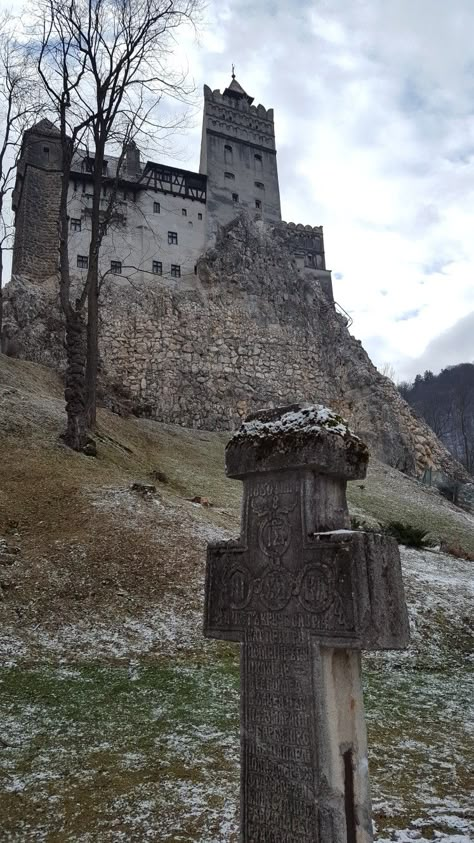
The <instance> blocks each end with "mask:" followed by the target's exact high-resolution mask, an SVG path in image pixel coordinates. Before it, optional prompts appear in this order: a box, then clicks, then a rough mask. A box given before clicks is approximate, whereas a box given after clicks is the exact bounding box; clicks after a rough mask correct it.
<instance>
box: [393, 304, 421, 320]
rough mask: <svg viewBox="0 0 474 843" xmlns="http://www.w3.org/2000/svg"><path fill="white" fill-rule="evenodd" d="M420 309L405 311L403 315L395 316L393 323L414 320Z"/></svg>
mask: <svg viewBox="0 0 474 843" xmlns="http://www.w3.org/2000/svg"><path fill="white" fill-rule="evenodd" d="M420 311H421V308H420V307H415V308H413V310H405V312H404V313H400V314H399V315H398V316H395V317H394V318H395V322H406V321H407V320H408V319H415V317H416V316H418V314H419V313H420Z"/></svg>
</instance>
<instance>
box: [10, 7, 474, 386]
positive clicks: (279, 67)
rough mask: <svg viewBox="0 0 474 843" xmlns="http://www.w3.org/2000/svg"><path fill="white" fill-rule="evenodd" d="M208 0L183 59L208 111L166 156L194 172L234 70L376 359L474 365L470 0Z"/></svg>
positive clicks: (302, 219) (284, 188)
mask: <svg viewBox="0 0 474 843" xmlns="http://www.w3.org/2000/svg"><path fill="white" fill-rule="evenodd" d="M205 1H206V6H205V10H204V12H203V14H202V16H201V20H200V22H199V24H198V29H197V33H194V32H193V31H191V29H188V30H187V31H185V32H183V33H182V36H181V38H180V41H179V44H177V47H176V51H175V55H174V56H173V62H174V63H175V64H176V65H177V66H185V67H187V69H188V71H189V77H190V80H192V81H193V82H194V84H195V86H196V100H195V102H196V106H195V108H194V110H192V112H191V119H190V122H189V126H188V128H187V129H186V130H184V131H182V132H181V133H180V135H179V137H178V138H175V139H174V144H173V148H170V149H169V150H168V154H167V155H166V154H161V155H160V158H161V160H167V161H168V162H169V163H172V162H174V163H179V165H180V166H182V167H186V168H188V169H196V170H197V169H198V167H199V149H200V138H201V115H202V86H203V84H204V83H206V84H208V85H209V86H210V87H211V88H212V89H215V88H219V89H220V90H223V89H224V88H225V87H226V86H227V85H228V84H229V82H230V77H231V65H232V63H235V66H236V75H237V79H238V81H239V82H240V83H241V85H242V86H243V87H244V88H245V89H246V91H247V92H248V93H249V94H250V95H252V96H253V97H254V98H255V104H258V103H259V102H261V103H262V104H263V105H264V106H265V107H266V108H274V111H275V131H276V143H277V150H278V158H277V160H278V170H279V182H280V193H281V201H282V216H283V219H284V220H286V221H288V222H290V221H293V222H295V223H303V224H310V225H323V226H324V239H325V250H326V265H327V267H328V268H329V269H331V270H332V273H333V286H334V293H335V298H336V301H337V302H338V303H339V304H340V305H341V306H342V307H343V308H344V309H345V310H346V311H348V312H349V313H350V314H351V316H352V319H353V325H352V327H351V332H352V333H353V334H354V335H355V336H356V337H357V338H358V339H361V340H362V343H363V345H364V347H365V348H366V350H367V351H368V353H369V354H370V356H371V358H372V360H373V362H374V363H375V364H376V365H377V366H378V367H379V368H382V367H384V366H387V365H389V366H390V367H392V368H393V369H394V370H395V379H397V380H401V379H408V378H413V377H414V375H415V374H417V373H418V372H424V371H425V369H428V368H429V369H432V370H433V371H435V372H437V371H439V370H440V369H441V368H443V367H445V366H448V365H453V364H455V363H458V362H466V361H467V362H474V231H473V229H474V37H473V35H474V2H473V0H451V2H450V3H449V4H446V3H445V2H444V0H443V2H441V0H205ZM2 5H5V0H0V8H1V6H2Z"/></svg>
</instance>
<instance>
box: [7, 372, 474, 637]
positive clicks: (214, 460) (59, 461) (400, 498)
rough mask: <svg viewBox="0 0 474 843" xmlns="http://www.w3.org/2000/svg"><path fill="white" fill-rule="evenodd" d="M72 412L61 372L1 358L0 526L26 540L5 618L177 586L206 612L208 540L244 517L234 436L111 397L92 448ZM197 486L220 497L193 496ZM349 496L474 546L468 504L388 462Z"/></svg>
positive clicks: (114, 607)
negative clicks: (119, 409) (145, 490)
mask: <svg viewBox="0 0 474 843" xmlns="http://www.w3.org/2000/svg"><path fill="white" fill-rule="evenodd" d="M63 425H64V411H63V401H62V385H61V382H60V380H59V378H57V377H56V376H55V374H54V373H52V372H51V371H50V370H48V369H45V368H44V367H41V366H38V365H35V364H33V363H27V362H24V361H19V360H14V359H11V358H6V357H3V356H2V357H0V446H1V451H0V452H1V461H0V537H2V536H3V537H4V538H5V539H6V541H7V542H8V544H9V545H10V547H12V548H17V549H18V550H19V553H18V554H17V555H16V556H15V557H14V564H12V565H10V566H7V567H6V566H0V586H1V591H2V593H3V598H4V599H3V603H1V604H0V606H1V609H0V611H1V613H2V614H3V616H4V619H6V620H9V621H10V622H11V623H15V622H19V623H20V624H21V625H22V626H25V625H27V626H28V625H37V624H41V625H43V626H52V627H54V626H57V625H61V624H63V623H65V622H66V621H67V622H72V621H74V620H77V619H80V618H87V617H90V616H91V615H96V614H97V615H101V614H102V615H106V616H110V614H111V613H113V614H114V617H116V618H117V619H120V617H125V616H129V615H130V614H132V615H135V616H138V615H139V614H140V612H141V611H142V610H145V609H147V608H149V607H151V606H156V605H158V604H160V603H161V604H163V603H166V600H167V597H168V596H170V597H172V598H173V599H178V601H179V603H180V605H181V606H182V608H183V609H190V608H192V609H195V610H196V611H201V607H202V580H203V568H204V559H205V547H206V543H207V541H208V540H209V539H211V538H213V537H216V536H222V535H224V534H226V533H228V532H230V533H233V534H234V535H235V534H236V533H237V532H238V527H239V516H240V491H241V487H240V483H236V482H233V481H230V480H228V479H226V477H225V475H224V472H223V464H224V446H225V442H226V438H227V437H226V435H225V434H219V433H209V432H205V431H193V430H186V429H183V428H179V427H177V426H171V425H161V424H158V423H156V422H152V421H149V420H143V419H136V418H134V417H130V418H127V419H123V418H120V417H118V416H116V415H114V414H112V413H110V412H107V411H105V410H101V411H100V412H99V421H98V431H97V442H98V458H97V459H94V458H91V457H86V456H84V455H81V454H75V453H73V452H71V451H70V450H69V449H67V448H65V447H64V446H63V445H62V444H61V441H60V434H61V431H62V429H63ZM157 473H159V474H158V476H163V477H164V478H166V482H159V481H157V480H156V479H155V478H156V475H157ZM137 481H138V482H144V483H150V482H153V483H154V484H155V485H156V487H157V493H156V495H155V496H153V497H152V498H150V499H142V498H140V497H139V496H137V495H135V494H133V493H131V492H130V486H131V484H132V483H134V482H137ZM361 486H363V487H364V488H360V487H361ZM194 496H202V497H204V498H207V499H209V500H210V501H211V503H212V504H213V505H212V506H210V507H209V508H205V509H204V508H202V507H200V506H196V505H193V504H192V503H191V502H190V499H192V498H193V497H194ZM349 501H350V503H351V504H352V505H354V506H356V507H357V512H361V513H362V514H363V515H365V516H372V517H375V518H377V519H380V520H384V521H386V520H390V519H402V520H405V521H407V522H408V523H412V524H415V525H419V526H421V527H424V528H425V529H427V530H430V531H432V532H436V534H437V535H438V536H439V539H440V540H441V541H444V542H445V543H447V544H449V545H454V546H456V548H457V553H462V552H463V551H464V552H467V553H469V552H470V553H472V552H474V530H473V526H474V521H473V519H472V518H470V516H467V515H466V514H465V513H460V512H459V511H458V510H456V509H455V508H454V507H453V506H452V505H450V504H449V503H448V502H447V501H446V500H445V499H444V498H441V497H440V496H439V495H437V494H435V493H433V492H432V491H430V490H426V489H424V488H423V487H421V486H420V485H419V484H417V483H416V482H414V481H412V480H409V479H408V478H406V477H404V476H403V475H401V474H400V473H399V472H396V471H395V470H393V469H389V468H387V467H386V466H382V465H381V464H379V463H377V462H374V463H373V464H372V465H371V468H370V471H369V476H368V478H367V481H366V482H365V483H363V484H350V488H349Z"/></svg>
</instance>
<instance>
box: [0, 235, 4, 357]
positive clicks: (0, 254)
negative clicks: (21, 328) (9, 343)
mask: <svg viewBox="0 0 474 843" xmlns="http://www.w3.org/2000/svg"><path fill="white" fill-rule="evenodd" d="M2 351H3V248H2V246H0V352H2Z"/></svg>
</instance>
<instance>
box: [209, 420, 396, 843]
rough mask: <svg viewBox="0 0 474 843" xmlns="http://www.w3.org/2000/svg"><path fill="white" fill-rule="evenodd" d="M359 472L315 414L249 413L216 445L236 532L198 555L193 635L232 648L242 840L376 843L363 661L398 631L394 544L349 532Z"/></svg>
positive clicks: (356, 456)
mask: <svg viewBox="0 0 474 843" xmlns="http://www.w3.org/2000/svg"><path fill="white" fill-rule="evenodd" d="M367 462H368V451H367V448H366V446H365V445H364V444H363V443H362V442H361V441H360V439H358V438H357V437H356V436H354V435H353V434H352V433H351V431H350V430H349V429H348V428H347V425H346V424H345V422H344V421H343V420H342V419H341V418H340V417H339V416H337V415H335V414H334V413H332V412H331V411H330V410H327V409H325V408H322V407H317V406H315V407H304V406H300V405H292V406H291V407H283V408H280V409H275V410H265V411H262V412H260V413H256V414H254V415H253V416H250V417H249V418H248V419H247V421H246V422H244V424H243V425H242V427H241V429H240V430H239V431H238V433H237V434H236V435H235V436H234V437H233V438H232V440H231V441H230V442H229V444H228V446H227V450H226V472H227V475H228V476H229V477H235V478H239V479H242V480H243V482H244V497H243V509H242V531H241V538H240V539H239V540H238V541H236V542H226V543H219V544H211V545H210V546H209V548H208V559H207V574H206V604H205V623H204V632H205V635H207V636H209V637H212V638H221V639H225V640H228V641H239V642H240V645H241V647H240V649H241V805H240V812H241V838H240V839H241V841H243V843H300V842H301V843H303V841H304V843H310V841H311V843H368V841H371V840H373V833H372V819H371V805H370V795H369V783H368V765H367V737H366V727H365V718H364V709H363V699H362V689H361V668H360V652H361V650H374V649H376V650H380V649H400V648H403V647H406V646H407V644H408V640H409V634H408V619H407V612H406V606H405V599H404V594H403V584H402V578H401V568H400V557H399V553H398V547H397V545H396V542H395V541H394V540H393V539H392V538H389V537H386V536H381V535H376V534H373V533H361V532H352V531H351V530H350V529H348V527H349V524H350V522H349V515H348V510H347V503H346V482H347V480H355V479H360V478H363V477H364V476H365V473H366V468H367Z"/></svg>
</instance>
